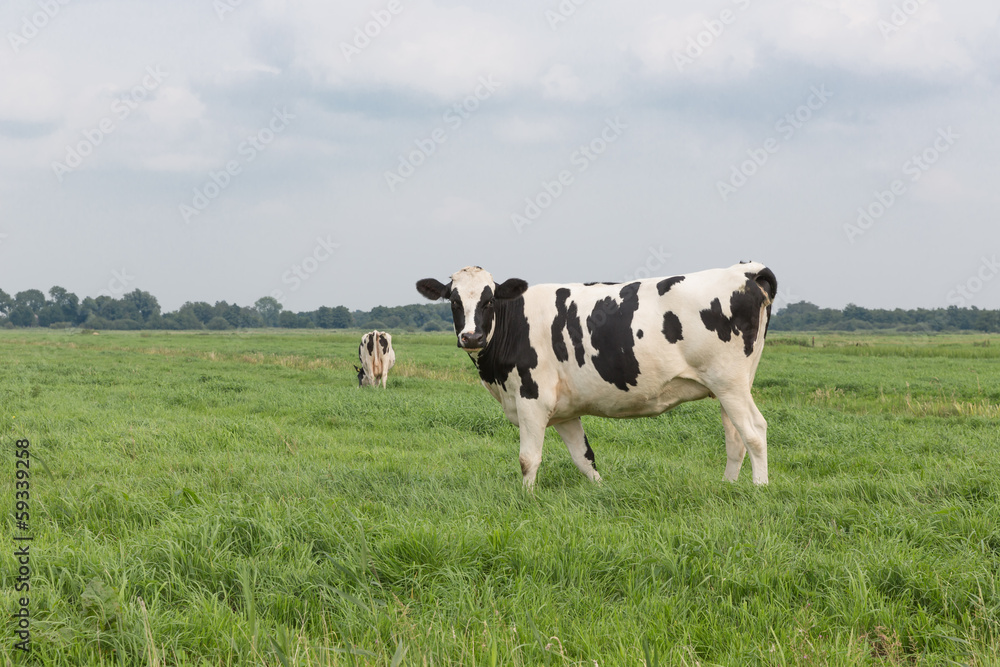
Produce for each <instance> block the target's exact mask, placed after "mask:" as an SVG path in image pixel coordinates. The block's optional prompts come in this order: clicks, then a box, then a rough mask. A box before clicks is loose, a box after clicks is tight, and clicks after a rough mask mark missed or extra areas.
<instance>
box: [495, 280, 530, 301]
mask: <svg viewBox="0 0 1000 667" xmlns="http://www.w3.org/2000/svg"><path fill="white" fill-rule="evenodd" d="M526 289H528V283H526V282H525V281H523V280H521V279H520V278H511V279H510V280H505V281H504V282H503V284H501V285H497V291H496V298H498V299H513V298H514V297H518V296H521V295H522V294H524V290H526Z"/></svg>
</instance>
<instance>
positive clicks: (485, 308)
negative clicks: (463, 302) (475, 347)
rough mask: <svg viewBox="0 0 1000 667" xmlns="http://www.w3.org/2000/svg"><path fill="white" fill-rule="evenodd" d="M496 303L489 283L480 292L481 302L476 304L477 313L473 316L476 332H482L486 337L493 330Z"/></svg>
mask: <svg viewBox="0 0 1000 667" xmlns="http://www.w3.org/2000/svg"><path fill="white" fill-rule="evenodd" d="M495 305H496V301H495V300H494V299H493V288H492V287H490V286H489V285H487V286H486V287H484V288H483V291H482V292H481V293H480V294H479V303H477V304H476V310H475V315H474V316H473V321H474V322H475V325H476V331H475V333H477V334H478V333H482V334H483V336H484V337H485V336H488V335H489V332H490V331H492V330H493V310H494V307H495Z"/></svg>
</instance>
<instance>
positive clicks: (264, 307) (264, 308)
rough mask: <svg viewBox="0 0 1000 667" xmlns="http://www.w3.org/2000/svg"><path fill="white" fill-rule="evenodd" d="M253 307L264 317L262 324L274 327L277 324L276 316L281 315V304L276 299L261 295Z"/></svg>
mask: <svg viewBox="0 0 1000 667" xmlns="http://www.w3.org/2000/svg"><path fill="white" fill-rule="evenodd" d="M253 307H254V308H255V309H256V310H257V312H258V313H260V316H261V317H262V318H264V326H268V327H276V326H278V316H279V315H281V309H282V308H283V306H282V305H281V304H280V303H278V300H277V299H275V298H274V297H273V296H262V297H261V298H259V299H257V302H256V303H254V305H253Z"/></svg>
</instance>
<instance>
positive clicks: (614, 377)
mask: <svg viewBox="0 0 1000 667" xmlns="http://www.w3.org/2000/svg"><path fill="white" fill-rule="evenodd" d="M618 296H619V297H620V298H621V303H620V304H619V303H617V302H616V301H615V300H614V299H613V298H611V297H606V298H604V299H601V300H600V301H598V302H597V303H596V304H595V305H594V310H593V311H592V312H591V313H590V315H589V316H588V317H587V330H588V331H589V332H590V342H591V344H592V345H593V346H594V349H595V350H597V354H595V355H594V356H593V357H591V361H592V362H593V363H594V368H596V369H597V372H598V374H599V375H600V376H601V378H603V379H604V380H605V381H606V382H610V383H611V384H613V385H615V386H616V387H618V388H619V389H621V390H622V391H628V388H629V385H631V386H633V387H634V386H636V385H637V384H638V378H639V360H638V359H636V357H635V339H634V338H632V316H633V315H635V311H636V310H638V309H639V283H637V282H635V283H629V284H628V285H625V286H624V287H622V289H621V291H620V292H619V293H618Z"/></svg>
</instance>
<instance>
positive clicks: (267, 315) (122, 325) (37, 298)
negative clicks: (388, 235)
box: [0, 286, 452, 331]
mask: <svg viewBox="0 0 1000 667" xmlns="http://www.w3.org/2000/svg"><path fill="white" fill-rule="evenodd" d="M0 327H3V328H12V327H46V328H52V329H65V328H71V327H81V328H88V329H195V330H200V329H209V330H218V331H224V330H227V329H244V328H260V327H279V328H285V329H311V328H319V329H348V328H362V329H408V330H422V331H446V330H450V329H451V327H452V321H451V309H450V308H449V306H448V304H430V305H412V306H397V307H391V308H390V307H386V306H377V307H375V308H372V309H371V310H370V311H361V310H355V311H351V310H348V309H347V308H346V307H345V306H334V307H330V306H321V307H319V308H317V309H316V310H311V311H303V312H294V311H291V310H285V308H284V306H282V304H281V303H279V302H278V300H277V299H275V298H274V297H270V296H265V297H261V298H260V299H257V301H256V302H255V303H254V304H253V305H252V306H239V305H237V304H235V303H233V304H230V303H227V302H226V301H216V302H215V304H214V305H213V304H210V303H207V302H204V301H193V302H192V301H189V302H187V303H185V304H184V305H183V306H181V307H180V308H178V309H177V310H175V311H172V312H167V313H164V312H162V310H161V308H160V303H159V301H158V300H157V299H156V297H155V296H153V295H152V294H150V293H149V292H145V291H143V290H139V289H136V290H133V291H131V292H128V293H127V294H123V295H121V296H119V297H115V296H111V295H107V294H104V295H101V296H98V297H86V298H84V299H82V300H81V299H80V298H79V297H78V296H77V295H76V294H74V293H72V292H70V291H68V290H66V289H64V288H62V287H58V286H56V287H53V288H52V289H50V290H49V292H48V296H46V295H45V293H44V292H42V291H41V290H37V289H30V290H25V291H23V292H18V293H17V294H15V295H14V296H13V297H12V296H10V295H9V294H8V293H7V292H5V291H4V290H2V289H0Z"/></svg>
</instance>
